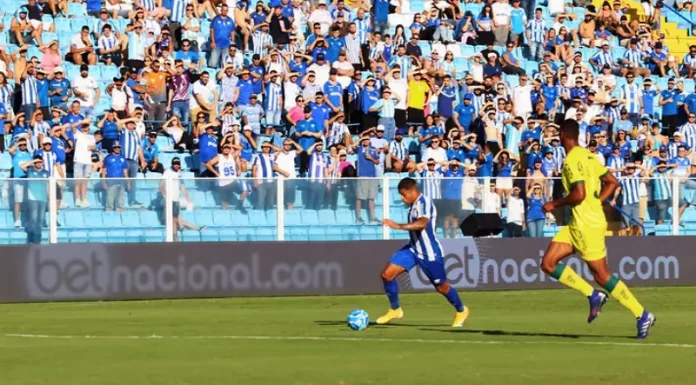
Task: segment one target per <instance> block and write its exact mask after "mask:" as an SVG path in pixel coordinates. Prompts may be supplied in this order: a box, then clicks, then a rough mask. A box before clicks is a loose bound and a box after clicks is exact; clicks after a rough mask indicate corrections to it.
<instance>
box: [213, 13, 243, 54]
mask: <svg viewBox="0 0 696 385" xmlns="http://www.w3.org/2000/svg"><path fill="white" fill-rule="evenodd" d="M210 28H211V29H212V30H213V34H212V36H210V38H211V39H212V40H213V41H214V42H215V46H216V47H215V48H220V49H227V48H229V47H230V44H231V42H230V35H231V34H232V32H233V31H234V30H235V29H236V28H237V26H236V25H235V24H234V20H232V18H230V17H229V16H227V17H222V16H220V15H218V16H215V18H213V21H212V22H211V23H210Z"/></svg>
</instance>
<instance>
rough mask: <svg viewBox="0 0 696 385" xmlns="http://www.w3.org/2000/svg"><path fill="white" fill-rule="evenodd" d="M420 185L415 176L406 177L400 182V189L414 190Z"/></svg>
mask: <svg viewBox="0 0 696 385" xmlns="http://www.w3.org/2000/svg"><path fill="white" fill-rule="evenodd" d="M417 187H418V183H417V182H416V180H415V179H413V178H404V179H402V180H401V182H399V186H398V190H399V191H401V190H412V189H414V188H417Z"/></svg>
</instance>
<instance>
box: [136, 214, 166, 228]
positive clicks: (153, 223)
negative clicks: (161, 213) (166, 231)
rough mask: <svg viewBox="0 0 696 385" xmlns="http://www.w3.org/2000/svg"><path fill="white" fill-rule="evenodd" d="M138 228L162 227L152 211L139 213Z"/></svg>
mask: <svg viewBox="0 0 696 385" xmlns="http://www.w3.org/2000/svg"><path fill="white" fill-rule="evenodd" d="M139 214H140V226H143V227H159V226H163V225H162V223H160V220H159V218H158V217H157V213H156V212H154V211H141V212H140V213H139Z"/></svg>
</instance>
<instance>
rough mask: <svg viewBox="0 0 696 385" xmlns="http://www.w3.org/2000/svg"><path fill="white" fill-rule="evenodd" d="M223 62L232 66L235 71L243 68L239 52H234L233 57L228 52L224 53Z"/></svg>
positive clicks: (242, 59) (242, 60)
mask: <svg viewBox="0 0 696 385" xmlns="http://www.w3.org/2000/svg"><path fill="white" fill-rule="evenodd" d="M223 61H224V63H225V64H226V65H227V64H232V66H233V67H234V69H235V70H241V69H242V68H243V67H244V56H242V53H241V52H239V51H237V52H235V54H234V56H230V54H229V52H227V53H225V56H224V59H223Z"/></svg>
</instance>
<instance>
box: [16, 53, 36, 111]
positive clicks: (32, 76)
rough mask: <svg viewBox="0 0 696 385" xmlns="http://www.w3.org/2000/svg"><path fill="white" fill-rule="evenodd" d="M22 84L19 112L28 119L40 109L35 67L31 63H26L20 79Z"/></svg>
mask: <svg viewBox="0 0 696 385" xmlns="http://www.w3.org/2000/svg"><path fill="white" fill-rule="evenodd" d="M20 79H21V81H22V84H21V90H22V94H21V96H22V99H21V100H22V103H21V111H22V112H24V114H25V116H26V117H27V118H28V119H30V118H31V117H32V116H34V111H36V109H37V108H39V107H40V105H39V93H38V89H37V84H36V81H37V80H36V66H35V65H34V64H33V63H28V64H27V67H26V69H25V71H24V73H22V74H21V77H20Z"/></svg>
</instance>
